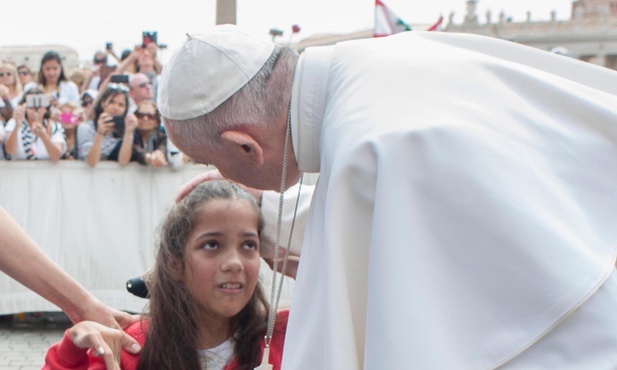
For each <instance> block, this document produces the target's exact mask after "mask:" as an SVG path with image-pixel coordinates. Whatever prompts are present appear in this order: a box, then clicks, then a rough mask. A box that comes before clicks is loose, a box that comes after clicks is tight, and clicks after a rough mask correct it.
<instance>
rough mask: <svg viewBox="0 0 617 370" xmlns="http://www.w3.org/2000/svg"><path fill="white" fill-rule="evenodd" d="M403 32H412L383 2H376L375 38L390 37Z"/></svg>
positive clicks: (379, 0)
mask: <svg viewBox="0 0 617 370" xmlns="http://www.w3.org/2000/svg"><path fill="white" fill-rule="evenodd" d="M403 31H411V27H409V25H407V23H405V22H403V20H402V19H400V18H399V17H398V16H397V15H396V14H394V13H393V12H392V11H391V10H390V9H388V7H387V6H385V5H384V3H383V2H382V1H381V0H375V30H374V31H373V37H383V36H389V35H393V34H395V33H399V32H403Z"/></svg>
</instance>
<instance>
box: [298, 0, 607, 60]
mask: <svg viewBox="0 0 617 370" xmlns="http://www.w3.org/2000/svg"><path fill="white" fill-rule="evenodd" d="M461 1H465V0H461ZM478 1H479V0H466V3H467V14H466V15H465V18H464V20H463V21H462V23H460V24H456V23H454V21H453V20H454V15H453V14H450V16H449V17H448V22H447V23H446V26H445V28H443V29H442V31H444V32H464V33H473V34H478V35H485V36H491V37H496V38H500V39H505V40H510V41H514V42H517V43H520V44H524V45H528V46H532V47H535V48H539V49H543V50H547V51H553V52H555V53H559V54H563V55H568V56H571V57H573V58H577V59H580V60H584V61H587V62H590V63H595V64H598V65H601V66H605V67H608V68H612V69H617V0H577V1H573V2H572V16H571V18H570V19H567V20H557V17H556V14H555V12H552V14H551V15H550V19H549V20H548V21H534V20H533V16H532V13H531V11H529V12H528V13H527V19H526V20H525V21H524V22H513V21H512V19H511V18H510V17H508V16H507V15H506V14H505V13H500V14H497V15H493V14H492V13H491V12H490V11H489V12H487V13H486V14H484V15H482V16H480V15H478V14H477V11H476V9H477V3H478ZM411 26H412V28H413V30H415V31H423V30H426V29H427V28H428V27H429V26H430V25H417V24H414V25H411ZM372 35H373V30H372V29H370V30H365V31H359V32H354V33H349V34H341V35H326V34H324V35H314V36H311V37H308V38H306V39H303V40H301V41H299V42H298V43H295V44H293V45H290V46H293V47H294V48H295V49H296V50H299V51H300V50H304V49H305V48H307V47H309V46H320V45H331V44H335V43H337V42H340V41H346V40H355V39H363V38H369V37H372Z"/></svg>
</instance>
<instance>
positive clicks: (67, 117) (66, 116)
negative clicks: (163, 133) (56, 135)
mask: <svg viewBox="0 0 617 370" xmlns="http://www.w3.org/2000/svg"><path fill="white" fill-rule="evenodd" d="M78 121H79V116H77V115H75V114H73V113H61V114H60V123H64V124H65V125H76V124H77V122H78Z"/></svg>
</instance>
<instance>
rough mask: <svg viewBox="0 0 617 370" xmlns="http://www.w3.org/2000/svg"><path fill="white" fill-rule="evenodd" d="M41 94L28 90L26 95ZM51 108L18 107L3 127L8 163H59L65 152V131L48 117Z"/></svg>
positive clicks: (22, 105)
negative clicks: (44, 161)
mask: <svg viewBox="0 0 617 370" xmlns="http://www.w3.org/2000/svg"><path fill="white" fill-rule="evenodd" d="M37 92H39V93H40V91H39V90H36V89H35V90H30V91H29V92H28V93H27V94H26V95H25V96H24V98H25V97H26V96H28V95H32V94H36V93H37ZM49 115H50V107H49V106H48V107H39V108H34V107H26V104H25V103H23V104H21V105H20V106H18V107H17V109H16V110H15V113H14V115H13V118H11V119H10V120H9V122H8V123H7V125H6V131H7V132H8V138H7V139H6V143H5V150H6V153H7V154H8V155H10V156H11V160H24V159H25V160H38V159H49V160H52V161H57V160H59V159H60V158H61V157H62V155H63V154H64V152H65V151H66V141H65V139H64V129H63V128H62V125H61V124H59V123H58V122H54V121H53V120H51V118H50V116H49Z"/></svg>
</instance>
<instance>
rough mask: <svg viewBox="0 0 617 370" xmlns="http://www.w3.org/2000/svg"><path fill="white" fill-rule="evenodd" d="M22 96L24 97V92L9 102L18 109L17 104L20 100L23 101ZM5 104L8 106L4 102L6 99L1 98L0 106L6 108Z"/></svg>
mask: <svg viewBox="0 0 617 370" xmlns="http://www.w3.org/2000/svg"><path fill="white" fill-rule="evenodd" d="M22 97H23V94H18V95H17V96H16V97H14V98H13V99H9V103H10V104H11V108H13V109H17V106H19V102H20V101H21V99H22ZM5 106H6V104H5V103H4V100H3V99H0V108H4V107H5Z"/></svg>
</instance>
